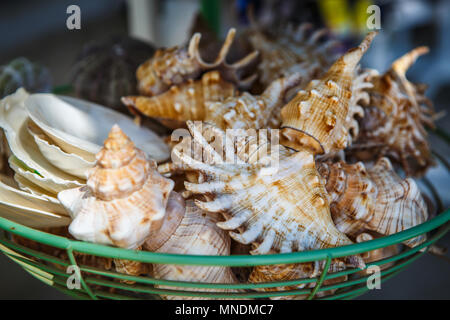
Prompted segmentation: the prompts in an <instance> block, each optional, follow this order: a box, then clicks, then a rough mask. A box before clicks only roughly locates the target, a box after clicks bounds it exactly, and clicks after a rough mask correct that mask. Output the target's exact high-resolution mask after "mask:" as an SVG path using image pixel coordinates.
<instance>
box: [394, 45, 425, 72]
mask: <svg viewBox="0 0 450 320" xmlns="http://www.w3.org/2000/svg"><path fill="white" fill-rule="evenodd" d="M429 51H430V50H429V48H428V47H425V46H423V47H417V48H415V49H413V50H411V51H410V52H408V53H406V54H405V55H403V56H401V57H400V58H398V59H397V60H395V61H394V62H393V63H392V66H391V69H392V70H393V71H395V72H396V73H397V74H398V75H400V76H405V74H406V71H408V69H409V68H410V67H411V66H412V65H413V64H414V62H416V60H417V58H418V57H420V56H422V55H424V54H427V53H428V52H429Z"/></svg>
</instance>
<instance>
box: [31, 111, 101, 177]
mask: <svg viewBox="0 0 450 320" xmlns="http://www.w3.org/2000/svg"><path fill="white" fill-rule="evenodd" d="M30 122H31V123H30ZM28 131H29V132H30V134H31V135H32V136H33V138H34V141H35V142H36V144H37V146H38V148H39V150H40V151H41V153H42V155H43V156H44V157H45V158H46V159H47V160H48V161H49V162H50V163H51V164H53V165H54V166H55V167H58V168H59V169H61V170H62V171H64V172H67V173H68V174H71V175H74V176H76V177H78V178H81V179H86V178H87V171H88V170H89V169H91V168H93V167H94V164H95V161H88V160H86V159H84V158H83V157H81V156H79V155H77V154H74V153H67V152H65V151H64V150H62V149H61V148H60V147H59V146H58V145H56V144H54V143H53V142H52V141H51V139H50V138H48V137H47V136H46V135H45V133H44V132H43V131H42V130H41V129H40V128H39V127H37V126H36V125H35V124H34V123H32V121H31V120H29V123H28Z"/></svg>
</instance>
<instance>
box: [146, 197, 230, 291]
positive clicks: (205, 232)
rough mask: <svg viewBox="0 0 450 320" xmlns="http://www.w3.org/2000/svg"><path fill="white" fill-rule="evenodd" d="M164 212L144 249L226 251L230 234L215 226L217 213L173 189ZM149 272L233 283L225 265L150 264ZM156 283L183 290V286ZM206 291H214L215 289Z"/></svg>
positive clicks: (170, 277) (171, 277) (195, 252)
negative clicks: (186, 199) (164, 214)
mask: <svg viewBox="0 0 450 320" xmlns="http://www.w3.org/2000/svg"><path fill="white" fill-rule="evenodd" d="M166 215H167V217H166V219H165V221H164V223H163V225H162V226H161V228H160V229H159V230H157V231H155V232H153V233H152V234H151V235H150V237H149V238H148V239H147V241H146V242H145V244H144V249H146V250H149V251H153V252H164V253H174V254H192V255H212V256H218V255H220V256H221V255H230V238H229V237H228V236H227V234H226V233H225V232H224V231H223V230H221V229H220V228H218V227H217V226H216V223H217V222H218V221H219V218H220V217H219V215H214V214H206V213H205V212H203V211H202V210H201V209H199V208H198V207H196V206H195V204H194V203H193V202H192V201H187V202H186V203H185V201H184V199H183V198H182V197H181V196H180V195H179V194H177V193H175V192H172V193H171V195H170V198H169V201H168V204H167V208H166ZM153 275H154V276H155V277H156V278H159V279H165V280H178V281H192V282H208V283H237V280H236V278H235V276H234V274H233V273H232V271H231V268H229V267H206V266H187V265H170V264H154V265H153ZM158 287H160V288H167V289H172V290H174V289H176V290H186V289H185V288H174V287H164V286H158ZM189 290H190V291H191V290H194V291H204V292H206V291H208V290H206V289H193V288H189ZM209 291H217V289H212V290H209ZM219 291H221V290H219ZM223 291H230V290H223ZM165 298H167V299H186V298H185V297H182V296H165Z"/></svg>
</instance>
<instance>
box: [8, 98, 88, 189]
mask: <svg viewBox="0 0 450 320" xmlns="http://www.w3.org/2000/svg"><path fill="white" fill-rule="evenodd" d="M27 96H28V94H27V93H26V91H25V90H23V89H19V90H17V92H16V93H15V94H13V95H10V96H7V97H6V98H4V99H3V100H2V101H1V102H0V126H1V127H2V128H3V129H4V132H5V135H6V139H7V140H8V145H9V148H10V149H11V153H12V154H13V157H12V160H11V161H10V164H12V165H13V166H14V168H13V170H14V169H15V171H16V172H17V173H18V174H20V175H23V176H26V178H27V179H28V180H31V181H32V182H33V183H35V184H37V185H38V186H40V187H42V188H43V189H45V190H48V191H50V192H52V193H58V192H60V191H62V190H65V189H69V188H76V187H79V186H82V185H83V184H84V183H83V181H82V180H81V179H79V178H77V177H74V176H72V175H69V174H67V173H65V172H63V171H61V170H60V169H58V168H56V167H55V166H53V165H52V164H51V163H50V162H49V161H48V160H47V159H45V157H44V156H43V155H42V154H41V152H40V151H39V148H38V146H37V144H36V143H35V141H34V139H33V137H32V136H31V135H30V133H29V132H28V129H27V121H28V119H29V118H28V113H27V111H26V109H25V106H24V104H23V102H24V101H25V99H26V98H27Z"/></svg>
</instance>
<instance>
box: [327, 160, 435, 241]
mask: <svg viewBox="0 0 450 320" xmlns="http://www.w3.org/2000/svg"><path fill="white" fill-rule="evenodd" d="M319 172H320V174H321V175H322V176H323V177H324V178H325V180H326V181H327V182H326V189H327V191H328V193H329V194H330V197H331V206H330V207H331V213H332V216H333V221H334V223H335V224H336V227H337V228H338V229H339V230H340V231H341V232H343V233H345V234H347V235H349V236H350V237H356V236H357V235H358V234H360V233H361V232H364V231H374V232H377V233H379V234H382V235H391V234H394V233H397V232H400V231H403V230H406V229H409V228H411V227H414V226H416V225H419V224H421V223H423V222H425V221H426V220H427V219H428V212H427V208H426V205H425V202H424V200H423V198H422V196H421V194H420V191H419V188H418V187H417V185H416V183H415V182H414V180H412V179H411V178H407V179H401V178H400V177H399V176H398V175H397V174H396V173H395V171H394V170H393V169H392V165H391V163H390V162H389V160H388V159H387V158H381V159H379V160H378V161H377V162H376V164H375V165H374V166H372V167H370V168H368V169H366V167H365V166H364V164H363V163H362V162H358V163H356V164H346V163H343V162H339V163H334V164H331V163H327V164H326V163H322V164H320V165H319ZM425 239H426V236H425V235H421V236H418V237H416V238H413V239H410V240H407V241H406V242H405V244H407V245H408V246H411V247H413V246H416V245H418V244H420V243H422V242H423V241H425Z"/></svg>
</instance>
